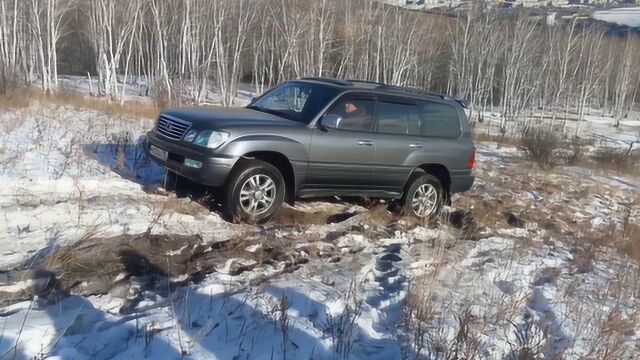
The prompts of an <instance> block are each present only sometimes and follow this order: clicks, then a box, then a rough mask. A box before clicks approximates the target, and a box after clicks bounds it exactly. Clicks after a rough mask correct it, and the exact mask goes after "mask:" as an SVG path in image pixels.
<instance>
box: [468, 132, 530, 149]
mask: <svg viewBox="0 0 640 360" xmlns="http://www.w3.org/2000/svg"><path fill="white" fill-rule="evenodd" d="M472 136H473V140H474V141H476V142H495V143H497V144H498V145H504V146H513V147H518V146H521V145H522V140H521V139H520V138H517V137H506V136H500V135H491V134H487V133H482V132H475V131H474V132H473V134H472Z"/></svg>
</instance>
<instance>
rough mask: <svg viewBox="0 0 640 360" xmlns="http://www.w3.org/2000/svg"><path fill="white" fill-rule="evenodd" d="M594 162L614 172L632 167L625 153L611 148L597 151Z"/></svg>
mask: <svg viewBox="0 0 640 360" xmlns="http://www.w3.org/2000/svg"><path fill="white" fill-rule="evenodd" d="M594 160H595V161H596V162H597V163H599V164H601V165H605V166H607V167H610V168H613V169H615V170H628V169H629V168H631V166H632V161H631V157H630V156H629V155H628V154H627V152H626V151H624V150H618V149H613V148H600V149H598V151H597V152H596V154H595V156H594Z"/></svg>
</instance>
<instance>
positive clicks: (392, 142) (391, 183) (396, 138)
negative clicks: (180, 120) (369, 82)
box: [373, 97, 425, 191]
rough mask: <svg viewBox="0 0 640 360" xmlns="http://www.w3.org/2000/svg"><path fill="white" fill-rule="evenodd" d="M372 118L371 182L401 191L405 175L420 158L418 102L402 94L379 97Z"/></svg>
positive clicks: (421, 150)
mask: <svg viewBox="0 0 640 360" xmlns="http://www.w3.org/2000/svg"><path fill="white" fill-rule="evenodd" d="M374 119H375V121H374V123H375V136H374V139H375V143H376V148H375V150H376V151H375V162H374V166H373V179H374V180H375V182H376V184H375V185H376V186H378V187H380V188H382V189H386V190H389V191H402V187H403V185H404V182H405V181H406V179H407V177H408V176H409V174H410V173H411V171H412V170H413V169H414V168H415V167H416V165H419V164H420V159H422V158H424V151H425V139H424V138H423V137H422V136H421V119H420V111H419V104H418V102H417V101H415V100H411V99H406V98H395V97H380V98H379V99H378V102H377V103H376V112H375V116H374Z"/></svg>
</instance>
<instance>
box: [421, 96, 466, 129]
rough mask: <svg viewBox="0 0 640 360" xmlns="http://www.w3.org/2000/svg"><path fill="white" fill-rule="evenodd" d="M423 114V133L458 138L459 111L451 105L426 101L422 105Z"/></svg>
mask: <svg viewBox="0 0 640 360" xmlns="http://www.w3.org/2000/svg"><path fill="white" fill-rule="evenodd" d="M420 113H421V116H422V135H424V136H432V137H440V138H457V137H458V136H460V119H459V117H458V111H457V110H456V108H454V107H453V106H451V105H446V104H441V103H436V102H424V103H422V105H421V106H420Z"/></svg>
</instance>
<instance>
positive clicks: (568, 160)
mask: <svg viewBox="0 0 640 360" xmlns="http://www.w3.org/2000/svg"><path fill="white" fill-rule="evenodd" d="M582 159H584V147H583V144H582V142H580V140H579V139H577V138H574V139H573V140H571V141H570V142H568V143H567V144H566V147H565V150H564V151H563V152H562V162H563V163H564V164H566V165H576V164H577V163H579V162H580V161H581V160H582Z"/></svg>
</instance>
